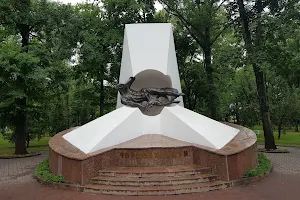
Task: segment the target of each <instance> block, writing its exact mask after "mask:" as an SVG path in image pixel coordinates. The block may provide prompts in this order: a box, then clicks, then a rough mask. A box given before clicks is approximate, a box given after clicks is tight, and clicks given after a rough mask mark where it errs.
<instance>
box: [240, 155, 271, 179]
mask: <svg viewBox="0 0 300 200" xmlns="http://www.w3.org/2000/svg"><path fill="white" fill-rule="evenodd" d="M270 167H271V162H270V160H269V159H268V158H267V157H266V156H265V155H264V154H263V153H258V167H257V168H254V169H250V170H248V171H247V172H246V173H245V174H244V175H243V178H249V177H254V176H262V175H264V174H265V173H266V172H268V171H269V169H270Z"/></svg>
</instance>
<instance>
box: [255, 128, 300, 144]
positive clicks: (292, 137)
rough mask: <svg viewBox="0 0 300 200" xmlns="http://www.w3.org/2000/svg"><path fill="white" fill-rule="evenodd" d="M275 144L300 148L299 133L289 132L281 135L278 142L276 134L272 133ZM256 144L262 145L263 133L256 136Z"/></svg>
mask: <svg viewBox="0 0 300 200" xmlns="http://www.w3.org/2000/svg"><path fill="white" fill-rule="evenodd" d="M274 138H275V143H276V144H277V145H286V146H300V133H297V132H289V131H287V132H286V133H285V134H281V137H280V140H278V133H274ZM257 142H258V143H259V144H264V133H263V132H262V131H261V132H260V134H259V135H258V136H257Z"/></svg>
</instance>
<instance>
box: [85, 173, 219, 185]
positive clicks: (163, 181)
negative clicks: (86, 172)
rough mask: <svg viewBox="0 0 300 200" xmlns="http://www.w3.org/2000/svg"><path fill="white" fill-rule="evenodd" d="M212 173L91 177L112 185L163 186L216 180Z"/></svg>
mask: <svg viewBox="0 0 300 200" xmlns="http://www.w3.org/2000/svg"><path fill="white" fill-rule="evenodd" d="M218 179H219V178H218V176H217V175H214V174H196V175H185V176H180V177H170V176H169V177H109V176H98V177H94V178H92V179H91V182H92V183H93V184H101V185H114V186H164V185H183V184H195V183H203V182H211V181H216V180H218Z"/></svg>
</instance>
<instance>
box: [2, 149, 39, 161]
mask: <svg viewBox="0 0 300 200" xmlns="http://www.w3.org/2000/svg"><path fill="white" fill-rule="evenodd" d="M41 154H42V153H41V152H40V151H38V152H34V153H31V154H24V155H16V156H1V155H0V159H15V158H28V157H33V156H39V155H41Z"/></svg>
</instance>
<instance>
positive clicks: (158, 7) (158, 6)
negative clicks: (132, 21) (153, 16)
mask: <svg viewBox="0 0 300 200" xmlns="http://www.w3.org/2000/svg"><path fill="white" fill-rule="evenodd" d="M52 1H57V2H61V3H71V4H76V3H80V2H85V1H86V0H52ZM88 1H91V0H88ZM155 8H156V10H161V9H162V5H161V4H160V3H158V2H155Z"/></svg>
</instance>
